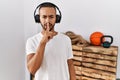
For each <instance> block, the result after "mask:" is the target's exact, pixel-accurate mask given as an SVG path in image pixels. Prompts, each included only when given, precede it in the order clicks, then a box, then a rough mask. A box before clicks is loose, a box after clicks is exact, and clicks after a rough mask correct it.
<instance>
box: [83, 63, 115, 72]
mask: <svg viewBox="0 0 120 80" xmlns="http://www.w3.org/2000/svg"><path fill="white" fill-rule="evenodd" d="M82 66H83V67H89V68H92V69H99V70H103V71H108V72H113V73H115V72H116V68H113V67H109V66H104V65H98V64H92V63H84V62H82Z"/></svg>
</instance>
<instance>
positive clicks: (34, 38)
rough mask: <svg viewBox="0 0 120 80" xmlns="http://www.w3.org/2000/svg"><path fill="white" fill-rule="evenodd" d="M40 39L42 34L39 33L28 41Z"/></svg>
mask: <svg viewBox="0 0 120 80" xmlns="http://www.w3.org/2000/svg"><path fill="white" fill-rule="evenodd" d="M39 37H40V33H37V34H35V35H33V36H31V37H29V38H28V39H27V40H36V39H37V38H39Z"/></svg>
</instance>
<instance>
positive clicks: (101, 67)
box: [72, 45, 118, 80]
mask: <svg viewBox="0 0 120 80" xmlns="http://www.w3.org/2000/svg"><path fill="white" fill-rule="evenodd" d="M72 48H73V55H74V58H73V60H74V67H75V72H76V78H77V80H116V68H117V55H118V47H117V46H111V47H110V48H103V47H101V46H87V47H83V46H81V47H80V46H76V45H72Z"/></svg>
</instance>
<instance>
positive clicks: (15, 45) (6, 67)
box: [0, 0, 25, 80]
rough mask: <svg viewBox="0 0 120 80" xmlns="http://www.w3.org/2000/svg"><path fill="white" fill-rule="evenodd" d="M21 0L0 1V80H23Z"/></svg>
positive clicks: (22, 17)
mask: <svg viewBox="0 0 120 80" xmlns="http://www.w3.org/2000/svg"><path fill="white" fill-rule="evenodd" d="M24 44H25V42H24V16H23V0H0V80H25V68H24V66H25V52H24Z"/></svg>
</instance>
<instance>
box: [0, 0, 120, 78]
mask: <svg viewBox="0 0 120 80" xmlns="http://www.w3.org/2000/svg"><path fill="white" fill-rule="evenodd" d="M43 1H48V0H24V1H23V0H0V53H1V56H0V66H1V67H0V80H29V73H28V71H27V69H26V67H25V50H24V49H25V42H26V40H27V38H28V37H30V36H32V35H34V34H36V33H37V32H39V31H40V30H41V28H40V25H39V24H35V23H34V17H33V12H34V9H35V8H36V6H37V5H38V4H39V3H41V2H43ZM49 1H51V2H53V3H55V4H56V5H58V6H59V8H60V10H61V12H62V14H63V17H62V21H61V23H60V24H57V25H56V30H57V31H60V32H65V31H68V30H71V31H74V32H75V33H77V34H80V35H82V36H83V37H84V38H85V39H87V40H89V36H90V34H91V33H92V32H94V31H101V32H103V33H104V34H109V35H112V36H113V37H114V42H113V44H112V45H116V46H119V47H120V45H119V44H120V41H119V40H120V37H119V35H120V32H119V29H120V28H119V26H120V22H119V21H120V15H119V14H120V5H119V4H120V0H76V1H72V0H71V1H69V0H59V1H58V0H49ZM24 31H25V32H24ZM119 50H120V48H119ZM119 55H120V53H119ZM117 65H118V68H117V78H118V77H119V78H120V58H119V56H118V64H117ZM25 73H26V74H25ZM25 77H26V78H25Z"/></svg>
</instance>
